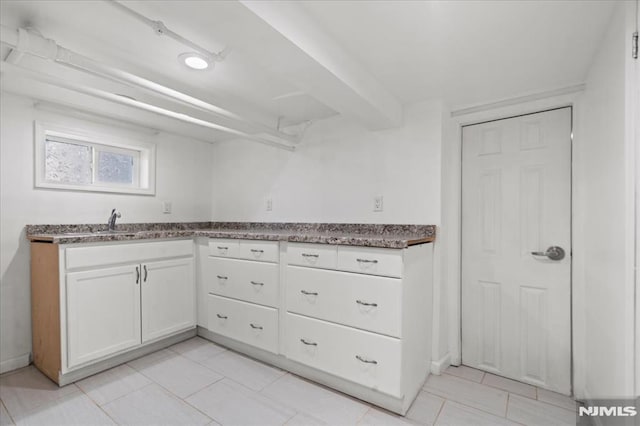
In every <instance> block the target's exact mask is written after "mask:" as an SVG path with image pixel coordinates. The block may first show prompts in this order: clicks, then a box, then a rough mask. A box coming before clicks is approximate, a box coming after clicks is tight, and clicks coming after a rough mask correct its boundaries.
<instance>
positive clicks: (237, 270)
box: [203, 239, 280, 353]
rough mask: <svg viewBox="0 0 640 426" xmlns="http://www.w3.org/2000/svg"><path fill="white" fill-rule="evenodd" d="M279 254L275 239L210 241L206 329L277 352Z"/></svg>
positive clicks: (206, 272)
mask: <svg viewBox="0 0 640 426" xmlns="http://www.w3.org/2000/svg"><path fill="white" fill-rule="evenodd" d="M279 257H280V252H279V244H278V243H277V242H274V241H252V240H236V241H230V240H220V239H210V240H209V256H207V257H206V258H204V259H203V261H204V262H205V264H206V265H205V267H204V268H203V280H204V283H203V287H204V288H205V289H206V291H207V294H206V297H207V305H206V306H207V311H208V319H207V329H208V330H210V331H212V332H214V333H217V334H220V335H222V336H225V337H229V338H231V339H234V340H237V341H239V342H243V343H246V344H249V345H251V346H254V347H256V348H260V349H263V350H265V351H269V352H276V353H277V351H278V343H279V340H278V336H279V329H278V316H279V309H278V308H279V306H280V269H279V268H280V265H279V264H278V263H279Z"/></svg>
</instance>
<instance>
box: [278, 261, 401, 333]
mask: <svg viewBox="0 0 640 426" xmlns="http://www.w3.org/2000/svg"><path fill="white" fill-rule="evenodd" d="M285 282H286V286H287V292H286V294H287V310H288V311H291V312H295V313H298V314H302V315H306V316H310V317H314V318H320V319H324V320H327V321H332V322H336V323H340V324H345V325H348V326H352V327H357V328H361V329H364V330H369V331H374V332H376V333H381V334H386V335H389V336H394V337H401V335H400V334H401V331H400V330H401V314H402V285H401V284H402V280H400V279H398V278H387V277H376V276H371V275H362V274H352V273H350V272H337V271H327V270H322V269H311V268H301V267H297V266H287V279H286V281H285Z"/></svg>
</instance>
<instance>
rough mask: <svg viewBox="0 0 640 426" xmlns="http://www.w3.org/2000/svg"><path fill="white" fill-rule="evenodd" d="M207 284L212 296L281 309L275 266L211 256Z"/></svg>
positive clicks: (206, 277)
mask: <svg viewBox="0 0 640 426" xmlns="http://www.w3.org/2000/svg"><path fill="white" fill-rule="evenodd" d="M205 261H206V262H207V264H206V269H205V271H206V272H205V280H206V286H207V289H208V291H209V293H214V294H217V295H220V296H226V297H232V298H234V299H240V300H246V301H248V302H253V303H259V304H261V305H267V306H273V307H277V306H278V295H279V294H280V291H279V279H278V273H279V271H278V269H279V266H278V265H277V264H275V263H265V262H252V261H249V260H237V259H223V258H219V257H211V256H209V257H208V258H207V259H206V260H205Z"/></svg>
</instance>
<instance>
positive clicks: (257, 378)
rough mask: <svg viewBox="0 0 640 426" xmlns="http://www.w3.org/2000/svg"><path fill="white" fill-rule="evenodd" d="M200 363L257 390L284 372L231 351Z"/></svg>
mask: <svg viewBox="0 0 640 426" xmlns="http://www.w3.org/2000/svg"><path fill="white" fill-rule="evenodd" d="M201 364H202V365H204V366H206V367H208V368H210V369H211V370H214V371H216V372H218V373H220V374H222V375H224V376H225V377H228V378H230V379H232V380H234V381H236V382H237V383H240V384H241V385H244V386H246V387H248V388H250V389H253V390H256V391H259V390H262V389H264V388H265V386H267V385H269V384H270V383H273V382H274V381H276V380H277V379H278V378H279V377H282V376H284V375H285V374H286V373H285V372H284V371H282V370H280V369H277V368H274V367H271V366H268V365H267V364H263V363H261V362H258V361H254V360H252V359H251V358H247V357H246V356H243V355H239V354H237V353H235V352H232V351H226V352H224V353H221V354H220V355H218V356H215V357H213V358H209V359H207V360H205V361H202V363H201Z"/></svg>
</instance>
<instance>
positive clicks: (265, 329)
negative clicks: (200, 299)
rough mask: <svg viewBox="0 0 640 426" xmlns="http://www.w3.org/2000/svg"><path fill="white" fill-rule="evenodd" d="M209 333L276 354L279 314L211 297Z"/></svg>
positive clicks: (232, 300) (270, 310)
mask: <svg viewBox="0 0 640 426" xmlns="http://www.w3.org/2000/svg"><path fill="white" fill-rule="evenodd" d="M208 298H209V330H211V331H213V332H214V333H218V334H221V335H223V336H227V337H231V338H232V339H235V340H239V341H241V342H244V343H247V344H249V345H252V346H255V347H257V348H260V349H264V350H265V351H269V352H277V350H278V310H277V309H274V308H269V307H266V306H260V305H256V304H254V303H247V302H242V301H240V300H234V299H229V298H227V297H220V296H215V295H213V294H210V295H209V296H208Z"/></svg>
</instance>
